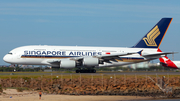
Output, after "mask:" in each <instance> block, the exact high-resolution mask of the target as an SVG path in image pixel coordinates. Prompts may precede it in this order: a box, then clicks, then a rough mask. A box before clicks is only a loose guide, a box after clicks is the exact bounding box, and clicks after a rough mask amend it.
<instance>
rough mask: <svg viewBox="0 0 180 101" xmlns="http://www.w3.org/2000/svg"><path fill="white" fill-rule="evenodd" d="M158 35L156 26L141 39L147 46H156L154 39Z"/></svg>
mask: <svg viewBox="0 0 180 101" xmlns="http://www.w3.org/2000/svg"><path fill="white" fill-rule="evenodd" d="M159 35H160V31H159V28H158V26H157V25H156V26H155V27H154V28H153V29H152V30H151V31H150V32H149V33H148V34H147V36H146V37H144V38H143V40H144V42H145V43H146V45H147V46H157V44H156V41H155V39H156V38H157V37H158V36H159Z"/></svg>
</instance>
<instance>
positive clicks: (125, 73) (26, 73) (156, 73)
mask: <svg viewBox="0 0 180 101" xmlns="http://www.w3.org/2000/svg"><path fill="white" fill-rule="evenodd" d="M61 74H62V75H70V74H72V75H79V74H82V75H102V74H103V75H114V74H115V75H135V74H136V75H167V74H168V75H180V72H97V73H57V72H12V73H11V72H1V73H0V75H61Z"/></svg>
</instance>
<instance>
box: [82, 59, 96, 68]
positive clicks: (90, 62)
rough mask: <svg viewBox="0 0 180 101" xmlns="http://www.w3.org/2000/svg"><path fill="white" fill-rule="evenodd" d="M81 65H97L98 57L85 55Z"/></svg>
mask: <svg viewBox="0 0 180 101" xmlns="http://www.w3.org/2000/svg"><path fill="white" fill-rule="evenodd" d="M83 65H84V66H98V65H99V59H98V58H92V57H87V58H84V59H83Z"/></svg>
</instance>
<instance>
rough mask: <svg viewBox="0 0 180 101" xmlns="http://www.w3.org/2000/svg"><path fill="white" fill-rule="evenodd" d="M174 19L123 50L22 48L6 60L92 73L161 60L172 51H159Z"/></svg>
mask: <svg viewBox="0 0 180 101" xmlns="http://www.w3.org/2000/svg"><path fill="white" fill-rule="evenodd" d="M171 21H172V18H162V19H161V20H160V21H159V22H158V23H157V24H156V25H155V26H154V27H153V28H152V29H151V30H150V31H149V32H148V33H147V34H146V35H145V36H144V37H143V38H142V39H141V40H140V41H139V42H138V43H137V44H136V45H134V46H133V47H131V48H122V47H80V46H46V45H44V46H42V45H34V46H22V47H18V48H15V49H13V50H11V51H10V52H9V53H8V54H6V55H5V56H4V58H3V60H4V61H5V62H7V63H11V64H22V65H50V66H52V67H60V68H77V70H76V73H79V72H93V73H95V72H96V70H95V69H94V68H96V67H111V66H122V65H127V64H133V63H138V62H143V61H149V60H153V59H158V58H160V57H163V56H165V55H166V54H172V53H171V52H157V49H158V48H159V46H160V44H161V42H162V40H163V38H164V36H165V33H166V31H167V29H168V27H169V25H170V23H171Z"/></svg>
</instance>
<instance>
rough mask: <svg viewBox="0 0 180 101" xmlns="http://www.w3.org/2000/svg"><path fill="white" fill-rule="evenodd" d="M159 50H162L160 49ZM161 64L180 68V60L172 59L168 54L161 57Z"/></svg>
mask: <svg viewBox="0 0 180 101" xmlns="http://www.w3.org/2000/svg"><path fill="white" fill-rule="evenodd" d="M158 52H162V51H161V50H160V49H158ZM159 61H160V64H161V65H162V66H164V67H170V68H174V69H179V68H180V61H171V60H170V59H169V58H168V57H167V56H164V57H161V58H159Z"/></svg>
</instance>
